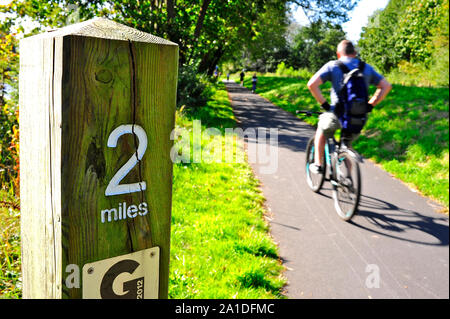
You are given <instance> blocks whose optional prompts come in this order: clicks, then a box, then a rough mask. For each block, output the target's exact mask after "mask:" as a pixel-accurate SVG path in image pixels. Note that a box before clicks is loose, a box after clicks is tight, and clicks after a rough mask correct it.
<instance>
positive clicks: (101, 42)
mask: <svg viewBox="0 0 450 319" xmlns="http://www.w3.org/2000/svg"><path fill="white" fill-rule="evenodd" d="M102 20H103V19H102ZM95 21H97V22H98V20H95ZM95 21H94V22H95ZM97 22H96V23H97ZM103 22H104V21H103ZM103 22H102V23H103ZM106 24H109V22H108V23H106ZM113 24H115V23H113ZM92 25H93V24H92V21H91V23H83V26H82V27H81V29H82V30H84V31H83V32H84V33H86V32H87V31H86V30H89V28H91V30H92V29H93V27H92ZM109 25H111V24H109ZM88 26H89V27H88ZM95 28H96V31H95V37H91V36H86V34H81V35H80V34H67V30H66V31H64V32H60V31H56V32H51V33H53V35H55V37H50V36H49V35H46V36H41V35H38V36H35V37H31V38H27V39H25V40H23V41H22V43H21V59H22V60H21V63H22V62H23V63H22V64H21V67H22V65H23V66H24V67H23V69H21V73H20V78H21V82H20V85H21V91H20V93H21V110H20V114H21V119H20V121H21V122H20V125H21V166H22V171H23V172H24V173H21V177H22V179H21V202H22V240H23V248H22V249H23V258H24V260H23V261H24V264H23V276H24V277H23V278H24V297H45V298H61V297H62V298H81V297H82V296H81V291H82V290H81V287H80V288H68V287H67V286H66V285H65V278H66V277H67V275H68V273H66V272H65V269H66V267H67V266H68V265H71V264H75V265H77V266H78V267H79V269H80V270H81V269H82V267H83V265H84V264H86V263H91V262H95V261H98V260H102V259H106V258H110V257H115V256H119V255H124V254H127V253H131V252H135V251H139V250H142V249H146V248H151V247H155V246H158V247H160V280H159V282H160V287H159V297H160V298H167V293H168V292H167V290H168V270H169V254H170V252H169V248H170V221H171V193H172V162H171V160H170V148H171V147H172V141H171V140H170V132H171V131H172V129H173V127H174V117H175V104H176V100H175V99H176V83H177V73H178V70H177V67H178V65H177V61H178V47H177V46H176V45H174V44H173V43H164V44H162V43H161V42H156V43H155V41H153V42H152V41H134V40H133V41H131V42H129V41H124V40H123V39H121V40H111V36H105V38H101V37H100V36H102V35H103V33H105V32H106V33H108V29H106V30H104V31H102V32H103V33H102V32H100V31H98V29H99V28H100V27H99V26H98V25H97V26H95ZM95 28H94V29H95ZM72 29H73V30H80V27H79V26H78V28H77V27H76V26H74V27H72ZM92 32H94V31H92ZM51 33H50V34H51ZM75 33H77V32H75ZM78 33H80V32H79V31H78ZM130 33H133V32H130ZM137 33H139V32H137ZM143 38H146V39H147V40H148V39H152V38H151V37H148V36H147V37H145V36H144V37H143V36H139V39H141V40H142V39H143ZM49 47H51V48H49ZM37 49H39V51H38V50H37ZM37 52H39V56H42V59H36V53H37ZM32 55H33V56H32ZM31 62H33V63H31ZM133 64H134V70H133ZM40 68H42V70H43V71H44V72H41V71H40ZM133 74H134V80H133ZM134 86H135V88H134ZM133 91H135V92H136V97H135V102H133ZM133 120H135V123H134V124H137V125H140V126H141V127H142V128H143V129H144V130H145V132H146V133H147V138H148V147H147V150H146V153H145V154H144V157H143V159H142V160H141V162H140V163H139V164H138V165H136V166H135V167H134V168H133V169H132V170H131V171H130V173H129V174H128V175H127V176H126V177H125V178H124V179H123V180H122V181H121V184H123V183H135V182H139V181H141V180H143V181H145V182H146V184H147V189H146V190H145V191H142V192H136V193H130V194H124V195H115V196H105V189H106V187H107V185H108V183H109V181H110V180H111V178H112V177H113V176H114V174H115V173H116V172H117V170H118V169H119V168H120V167H122V166H123V165H124V164H125V163H126V162H127V161H128V159H129V158H130V157H131V156H132V155H133V153H134V151H135V149H136V144H135V139H134V137H133V135H131V134H126V135H123V136H121V137H120V138H119V140H118V143H117V147H115V148H111V147H107V140H108V137H109V134H110V133H111V132H112V131H113V130H114V129H115V128H117V127H118V126H120V125H123V124H133ZM22 138H24V139H23V140H22ZM36 148H39V150H35V149H36ZM33 149H34V150H35V151H33ZM27 163H28V164H27ZM143 201H145V202H146V203H147V204H148V210H149V213H148V214H146V215H145V216H137V217H136V218H127V219H124V220H116V221H114V220H112V221H111V222H104V223H102V221H101V211H102V210H105V209H111V208H116V209H118V207H119V206H121V205H122V204H123V203H126V205H127V207H129V206H130V205H133V204H134V205H139V204H140V203H142V202H143ZM38 247H41V251H42V254H41V253H38V254H36V252H37V248H38ZM42 272H44V273H45V275H42ZM39 276H40V277H39ZM38 277H39V278H38ZM43 284H45V285H47V286H48V288H46V289H43V288H42V287H43ZM44 290H45V291H44Z"/></svg>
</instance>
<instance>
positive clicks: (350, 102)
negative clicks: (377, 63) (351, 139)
mask: <svg viewBox="0 0 450 319" xmlns="http://www.w3.org/2000/svg"><path fill="white" fill-rule="evenodd" d="M337 65H338V67H339V68H340V69H341V71H342V73H343V74H344V80H343V85H342V88H341V90H340V91H339V92H338V98H339V102H338V105H337V107H336V114H337V116H338V117H339V119H340V120H341V124H342V128H343V129H345V130H346V131H347V132H351V133H359V132H360V131H361V130H362V128H363V127H364V124H366V120H367V113H368V107H367V103H368V100H369V92H368V89H367V85H366V81H365V80H364V76H363V72H364V67H365V65H366V64H365V62H363V61H359V65H358V67H357V68H355V69H353V70H350V69H349V68H348V67H347V66H346V65H345V64H344V63H343V62H342V61H339V60H338V61H337Z"/></svg>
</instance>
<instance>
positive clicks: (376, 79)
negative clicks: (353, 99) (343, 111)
mask: <svg viewBox="0 0 450 319" xmlns="http://www.w3.org/2000/svg"><path fill="white" fill-rule="evenodd" d="M339 60H340V61H342V62H344V64H345V65H346V66H347V67H348V68H349V70H353V69H354V68H357V67H358V65H359V59H357V58H350V57H346V56H344V57H342V58H340V59H339ZM316 75H318V76H320V78H321V79H322V82H323V83H325V82H327V81H331V92H330V97H331V105H336V103H337V102H338V100H339V99H338V96H337V92H339V91H340V89H341V87H342V85H343V83H342V82H343V80H344V74H343V73H342V70H341V69H340V68H339V66H338V65H337V63H336V61H330V62H328V63H327V64H325V65H324V66H323V67H322V68H321V69H320V70H319V71H317V73H316ZM363 75H364V80H365V81H366V86H367V87H369V85H370V84H373V85H378V83H380V81H381V79H383V76H381V75H380V74H379V73H377V72H376V71H375V70H374V68H373V67H372V66H371V65H369V64H367V63H366V66H365V67H364V71H363Z"/></svg>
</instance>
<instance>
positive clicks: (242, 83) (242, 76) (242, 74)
mask: <svg viewBox="0 0 450 319" xmlns="http://www.w3.org/2000/svg"><path fill="white" fill-rule="evenodd" d="M239 76H240V77H241V85H244V77H245V73H244V70H242V72H241V73H240V74H239Z"/></svg>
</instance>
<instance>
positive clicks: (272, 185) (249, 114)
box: [225, 82, 449, 299]
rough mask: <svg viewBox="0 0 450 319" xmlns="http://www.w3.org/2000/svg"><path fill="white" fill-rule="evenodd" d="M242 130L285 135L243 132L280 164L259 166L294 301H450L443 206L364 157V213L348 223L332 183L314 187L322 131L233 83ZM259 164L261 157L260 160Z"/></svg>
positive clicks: (229, 86)
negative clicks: (314, 150)
mask: <svg viewBox="0 0 450 319" xmlns="http://www.w3.org/2000/svg"><path fill="white" fill-rule="evenodd" d="M225 85H226V87H227V90H228V93H229V97H230V100H231V104H232V107H233V110H234V113H235V116H236V118H237V119H238V121H239V124H240V127H241V128H242V129H243V130H244V132H248V131H246V130H247V129H249V128H250V129H256V128H258V127H260V128H261V127H262V128H267V129H269V128H272V129H277V130H278V131H277V132H278V136H277V139H276V143H274V139H272V144H270V139H269V138H268V135H269V134H268V131H267V138H266V139H261V138H258V136H253V135H252V134H248V136H245V135H244V139H245V141H246V147H247V149H254V148H252V147H253V146H255V145H256V143H259V144H264V143H265V144H266V146H267V149H266V152H267V154H269V153H270V154H271V156H270V158H271V162H270V163H268V161H258V160H253V161H251V163H250V164H251V166H252V168H253V171H254V173H255V175H256V176H257V178H258V179H259V180H260V182H261V189H262V192H263V194H264V196H265V198H266V200H267V201H266V206H267V210H268V212H269V220H270V225H271V234H272V236H273V238H274V240H275V242H276V243H277V244H278V246H279V252H280V256H281V259H282V261H283V264H284V266H285V267H286V271H285V276H286V277H287V279H288V285H287V286H286V295H287V296H288V297H290V298H296V299H297V298H321V299H330V298H338V299H347V298H349V299H353V298H357V299H361V298H363V299H366V298H387V299H391V298H402V299H404V298H407V299H409V298H426V299H428V298H449V220H448V216H447V215H444V214H442V213H438V212H437V210H438V209H439V205H438V204H436V203H435V202H433V201H431V200H429V199H427V198H425V197H422V196H421V195H419V194H417V193H416V192H414V191H412V190H411V189H409V188H408V187H407V186H406V185H405V184H403V183H402V182H400V181H399V180H397V179H395V178H393V177H392V176H391V175H390V174H388V173H387V172H385V171H383V170H382V169H381V168H379V167H378V166H376V165H374V164H373V163H372V162H370V161H369V160H364V163H363V164H362V165H361V173H362V194H361V195H362V196H361V203H360V209H359V212H358V214H357V215H356V216H355V217H353V219H352V221H351V222H345V221H342V220H341V219H340V218H339V217H338V215H337V214H336V212H335V210H334V205H333V200H332V197H331V185H330V183H329V182H325V184H324V188H323V190H321V192H320V193H318V194H316V193H313V192H312V191H311V190H310V189H309V188H308V186H307V184H306V181H305V169H304V158H305V149H306V143H307V141H308V140H309V138H310V137H311V136H313V135H314V129H313V128H312V127H311V126H310V125H308V124H306V123H304V122H303V121H300V120H299V119H298V118H297V117H295V116H293V115H292V114H290V113H288V112H286V111H284V110H282V109H280V108H278V107H276V106H274V105H273V104H272V103H270V102H269V101H267V100H265V99H264V98H262V97H260V96H259V95H257V94H252V93H251V91H249V90H248V89H246V88H244V87H242V86H240V85H239V84H236V83H234V82H225ZM256 158H257V157H256Z"/></svg>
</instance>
